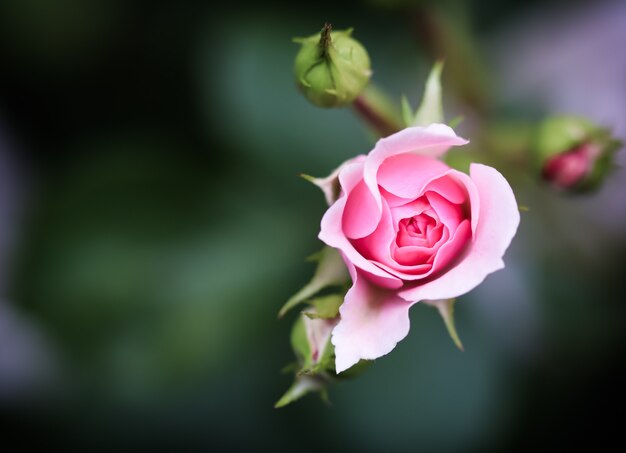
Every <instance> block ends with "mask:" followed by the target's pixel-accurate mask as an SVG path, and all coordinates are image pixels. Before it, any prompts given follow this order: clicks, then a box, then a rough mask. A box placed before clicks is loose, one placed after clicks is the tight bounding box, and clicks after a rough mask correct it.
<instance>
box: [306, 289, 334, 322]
mask: <svg viewBox="0 0 626 453" xmlns="http://www.w3.org/2000/svg"><path fill="white" fill-rule="evenodd" d="M343 299H344V296H343V295H340V294H330V295H328V296H322V297H316V298H315V299H311V300H310V301H309V302H308V303H309V304H311V305H313V307H315V311H304V312H303V314H304V315H305V316H307V317H308V318H310V319H332V318H336V317H337V315H338V314H339V307H340V306H341V304H342V303H343Z"/></svg>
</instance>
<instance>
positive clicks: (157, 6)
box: [0, 0, 626, 451]
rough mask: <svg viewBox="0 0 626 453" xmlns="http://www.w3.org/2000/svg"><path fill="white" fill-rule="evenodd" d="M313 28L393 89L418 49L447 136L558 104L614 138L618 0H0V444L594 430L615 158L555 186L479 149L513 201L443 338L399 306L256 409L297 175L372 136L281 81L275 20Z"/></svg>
mask: <svg viewBox="0 0 626 453" xmlns="http://www.w3.org/2000/svg"><path fill="white" fill-rule="evenodd" d="M325 21H328V22H331V23H333V24H334V25H335V27H336V28H347V27H354V28H355V36H356V37H357V38H358V39H359V40H360V41H361V42H362V43H363V44H364V45H365V46H366V47H367V49H368V50H369V52H370V56H371V58H372V64H373V70H374V76H373V81H374V82H375V83H376V84H377V85H379V86H382V87H384V88H385V89H387V90H388V91H389V93H390V95H391V96H392V97H393V99H394V100H398V101H399V97H400V95H401V94H403V93H404V94H407V95H408V96H409V98H410V99H411V100H412V102H413V104H414V105H415V104H416V103H417V100H418V98H419V94H420V92H421V90H422V86H423V81H424V78H425V76H426V74H427V73H428V70H429V68H430V65H431V63H432V61H433V58H434V57H439V56H445V57H446V78H444V90H445V91H444V95H445V96H446V103H447V104H448V105H447V113H448V116H449V117H453V116H456V115H457V114H464V115H465V116H466V121H465V122H464V123H463V124H462V125H461V126H460V131H461V133H462V134H465V135H467V136H468V138H470V139H472V138H473V137H474V135H478V132H476V131H477V130H479V128H478V127H477V126H476V125H480V124H482V123H481V121H483V120H482V119H481V118H485V117H488V118H503V119H507V120H508V119H510V120H511V121H513V122H514V121H519V120H520V119H522V120H536V119H537V118H539V117H540V116H541V114H542V113H545V112H550V111H555V112H556V113H561V110H565V111H566V112H568V113H574V114H582V115H585V116H588V117H590V118H591V119H593V120H595V121H598V122H602V123H603V124H605V125H607V126H609V127H612V128H614V130H615V132H616V134H618V135H620V134H621V137H624V133H625V131H626V123H625V120H624V118H626V112H625V105H624V102H623V99H625V98H626V93H625V91H626V86H625V85H624V75H625V74H626V57H625V56H624V52H623V49H621V47H620V43H622V44H623V42H626V35H625V33H624V30H626V8H624V4H623V3H620V2H617V1H612V2H611V1H605V2H594V3H593V4H592V3H584V2H565V1H556V0H555V1H549V2H539V1H532V2H528V1H521V0H509V1H504V2H495V1H482V2H481V1H478V0H475V1H469V0H468V1H452V0H448V1H444V2H426V1H422V2H411V1H402V0H397V1H382V0H379V1H374V0H371V1H349V2H328V1H324V0H320V1H317V2H315V3H309V4H306V5H305V4H298V3H293V2H282V3H271V4H259V3H256V2H248V3H245V2H243V3H242V2H229V3H227V4H224V5H218V6H216V5H215V4H210V3H209V2H208V1H200V0H188V1H173V0H172V1H167V0H154V1H147V0H145V1H144V0H133V1H130V0H56V1H47V0H2V1H1V2H0V192H1V193H0V433H1V436H0V444H1V445H2V446H0V450H2V451H18V450H21V449H27V448H28V447H32V446H34V445H35V444H38V443H40V442H45V443H46V445H47V446H48V447H53V446H60V447H65V448H68V449H74V448H77V449H78V448H80V449H82V450H85V451H94V450H99V449H103V450H115V451H127V450H142V449H150V450H159V449H168V448H185V449H187V450H196V449H197V450H204V451H207V450H235V451H238V450H243V451H246V450H252V451H261V450H265V449H268V450H270V449H271V450H283V449H284V450H299V451H320V450H330V451H335V450H341V451H390V450H391V451H485V450H487V451H511V450H522V449H524V450H526V449H528V448H533V447H536V446H537V445H542V446H546V445H554V446H560V447H564V446H567V445H575V444H577V443H578V442H579V441H580V440H581V439H582V438H588V439H610V438H611V436H612V435H614V434H616V433H617V432H618V427H617V426H616V423H617V422H618V421H619V418H618V417H617V416H616V414H618V413H619V409H620V407H621V404H622V403H623V390H622V388H621V387H622V384H623V381H624V377H625V376H624V374H623V372H621V370H620V365H621V361H622V358H623V357H624V352H625V351H624V349H625V344H626V343H625V340H626V338H625V332H626V330H625V327H626V307H625V305H624V303H623V302H624V296H623V295H624V294H625V291H624V290H626V283H625V280H624V278H623V269H624V268H625V266H626V254H625V252H626V234H625V233H626V203H625V202H624V198H623V193H624V190H626V178H625V177H624V175H623V173H622V172H621V171H617V172H615V173H614V174H613V175H612V177H611V178H610V180H609V181H608V182H607V184H606V185H605V187H604V188H603V189H602V191H600V192H598V193H596V194H592V195H588V196H584V197H567V196H564V195H562V194H556V193H553V192H552V191H551V189H550V188H548V187H546V186H544V185H541V184H539V183H536V182H535V181H533V180H532V178H529V177H528V176H525V177H523V176H519V175H518V174H516V172H515V168H503V169H502V171H503V172H505V174H507V176H509V177H510V178H511V181H512V182H513V184H514V186H515V190H516V193H517V197H518V199H519V201H520V204H524V205H527V206H529V207H530V211H529V212H524V213H523V214H522V224H521V227H520V231H519V234H518V236H517V237H516V239H515V240H514V243H513V246H512V247H511V249H510V250H509V252H508V253H507V256H506V257H505V261H506V263H507V268H506V269H505V270H503V271H500V272H498V273H497V274H495V275H493V276H491V277H489V278H488V279H487V281H486V282H485V284H484V285H482V286H481V287H480V288H478V289H477V290H475V291H473V292H472V293H470V294H469V295H467V296H465V297H463V298H462V299H461V303H459V304H458V305H457V327H458V330H459V333H460V335H461V338H462V339H463V342H464V344H465V348H466V351H465V352H464V353H460V352H459V351H457V350H456V349H455V348H454V346H453V344H452V342H451V341H450V339H449V338H448V337H447V334H446V331H445V328H444V326H443V323H442V322H441V320H440V319H439V317H438V315H437V313H436V311H435V310H433V309H431V308H428V307H426V306H419V305H418V306H416V307H414V308H413V310H412V313H411V323H412V327H411V332H410V335H409V336H408V338H406V339H405V340H404V341H403V342H401V343H400V344H399V345H398V347H397V348H396V350H394V352H393V353H392V354H390V355H389V356H386V357H384V358H382V359H380V360H378V361H377V362H376V364H375V365H374V366H373V367H371V368H370V369H369V370H368V372H366V373H365V374H363V375H362V376H360V377H359V378H358V379H357V380H354V381H352V382H349V383H343V384H340V385H339V386H337V387H334V388H332V389H331V394H330V396H331V400H332V403H333V404H332V406H331V407H327V406H325V405H324V404H323V403H321V402H320V401H319V399H318V398H317V397H307V398H306V399H304V400H302V401H300V402H299V403H297V404H295V405H292V406H290V407H287V408H285V409H282V410H275V409H273V404H274V402H275V401H276V400H277V399H278V398H279V397H280V396H281V394H282V393H283V392H284V390H285V389H286V388H287V387H288V386H289V385H290V383H291V379H292V377H291V376H289V375H285V374H281V373H280V369H281V368H282V367H283V366H284V365H285V364H287V363H289V362H290V361H291V360H292V352H291V351H290V347H289V342H288V338H289V331H290V328H291V323H292V322H293V316H295V315H292V316H291V317H289V318H288V319H285V320H280V321H278V320H277V319H276V315H277V312H278V309H279V308H280V306H281V305H282V303H283V302H284V301H285V300H286V299H287V298H288V297H289V296H290V295H291V294H292V293H294V292H295V291H296V290H297V289H298V288H299V287H300V286H302V285H303V284H304V283H305V282H306V281H307V279H308V278H309V277H310V275H311V272H312V271H313V268H312V265H311V264H310V263H306V262H305V261H304V257H306V256H308V255H309V254H311V253H312V252H314V251H316V250H317V249H319V247H320V243H319V242H318V240H317V239H316V236H317V233H318V230H319V221H320V219H321V215H322V213H323V211H324V209H325V206H324V201H323V197H322V196H321V194H320V193H318V191H317V190H316V189H315V188H314V187H312V186H310V185H309V184H308V183H306V182H305V181H303V180H301V179H300V178H298V177H297V175H298V174H299V173H300V172H306V173H309V174H313V175H326V174H327V173H328V172H329V171H330V170H331V169H333V168H334V167H336V166H337V165H338V164H339V163H340V162H342V161H343V160H345V159H347V158H349V157H352V156H354V155H355V154H359V153H365V152H367V151H369V149H370V147H371V145H372V143H373V141H374V137H373V136H372V135H371V133H369V132H368V131H367V130H366V129H365V128H364V126H363V125H362V124H361V123H360V122H359V120H358V119H357V118H356V117H355V116H354V115H352V113H351V112H350V111H349V110H348V109H344V110H330V111H325V110H320V109H316V108H315V107H312V106H310V105H308V104H307V103H306V101H305V100H304V99H303V98H302V97H301V96H299V94H298V93H297V90H296V89H295V84H294V81H293V75H292V63H293V58H294V56H295V52H296V51H297V46H296V45H295V44H293V43H292V42H291V38H292V37H294V36H302V35H308V34H312V33H314V32H315V31H316V30H318V29H319V28H320V27H321V25H322V24H323V23H324V22H325ZM620 49H621V50H620ZM609 56H610V57H609ZM607 57H609V58H607ZM590 87H593V89H590ZM518 132H519V129H515V128H514V129H513V132H512V133H511V134H510V135H509V134H507V133H504V135H505V136H506V139H507V141H508V142H511V141H512V142H515V140H516V134H517V133H518ZM478 143H480V140H478ZM474 151H476V149H475V150H474ZM479 151H480V150H478V151H476V152H477V153H478V154H477V155H478V156H480V153H479ZM622 154H623V153H620V154H619V159H621V162H623V155H622ZM607 403H608V404H607ZM5 448H6V450H5Z"/></svg>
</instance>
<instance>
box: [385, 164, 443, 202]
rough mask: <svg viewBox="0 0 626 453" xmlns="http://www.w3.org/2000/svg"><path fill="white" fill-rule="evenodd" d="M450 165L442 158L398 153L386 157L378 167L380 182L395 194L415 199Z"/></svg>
mask: <svg viewBox="0 0 626 453" xmlns="http://www.w3.org/2000/svg"><path fill="white" fill-rule="evenodd" d="M449 169H450V167H448V166H447V165H446V164H444V163H443V162H441V161H440V160H437V159H433V158H432V157H429V156H421V155H417V154H410V153H404V154H398V155H396V156H391V157H389V158H388V159H386V160H385V161H384V162H383V163H382V165H381V166H380V168H379V169H378V176H377V180H378V184H379V185H380V186H381V187H383V188H384V189H385V190H387V191H388V192H390V193H391V194H393V195H396V196H397V197H401V198H407V199H415V198H417V197H418V196H419V195H421V192H422V190H423V188H424V184H425V183H426V182H427V181H430V180H431V179H433V178H435V177H437V176H440V175H441V174H443V173H445V172H446V171H448V170H449Z"/></svg>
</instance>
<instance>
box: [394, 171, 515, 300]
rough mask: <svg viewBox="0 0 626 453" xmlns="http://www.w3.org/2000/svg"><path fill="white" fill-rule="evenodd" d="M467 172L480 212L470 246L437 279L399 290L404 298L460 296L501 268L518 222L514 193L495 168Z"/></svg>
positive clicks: (475, 217)
mask: <svg viewBox="0 0 626 453" xmlns="http://www.w3.org/2000/svg"><path fill="white" fill-rule="evenodd" d="M470 174H471V182H472V184H474V185H475V189H476V193H477V194H478V197H479V198H480V201H479V203H474V202H472V204H473V205H474V204H475V205H479V206H480V208H479V209H480V212H479V213H476V214H474V210H473V209H472V216H473V217H472V223H474V221H476V222H477V224H476V229H475V232H474V239H473V241H472V243H471V244H470V248H469V250H467V251H466V252H465V257H464V258H463V260H462V261H461V262H460V263H459V264H457V265H456V266H455V267H453V268H452V269H450V270H448V271H447V272H445V273H443V274H442V275H440V276H439V277H437V278H436V279H434V280H432V281H430V282H428V283H424V284H419V285H416V286H414V287H413V288H410V289H406V290H402V291H400V292H399V295H400V296H401V297H403V298H404V299H406V300H407V301H411V302H417V301H420V300H437V299H450V298H452V297H458V296H461V295H463V294H465V293H467V292H468V291H470V290H472V289H474V288H475V287H476V286H478V285H479V284H480V283H481V282H482V281H483V280H484V279H485V277H487V275H489V274H490V273H492V272H494V271H497V270H498V269H501V268H502V267H504V262H503V261H502V257H503V256H504V252H505V251H506V249H507V248H508V246H509V244H510V243H511V240H512V239H513V236H514V235H515V232H516V231H517V227H518V225H519V211H518V208H517V202H516V201H515V196H514V195H513V191H512V190H511V186H509V183H508V182H507V181H506V179H504V177H503V176H502V175H501V174H500V173H499V172H498V171H497V170H495V169H494V168H491V167H487V166H485V165H480V164H472V165H471V167H470ZM466 185H469V183H467V184H466ZM472 208H474V206H472ZM478 214H479V215H478Z"/></svg>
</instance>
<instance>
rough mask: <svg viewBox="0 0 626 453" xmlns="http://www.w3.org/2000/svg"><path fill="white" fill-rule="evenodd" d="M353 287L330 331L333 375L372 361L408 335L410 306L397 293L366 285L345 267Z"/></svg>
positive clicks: (357, 274)
mask: <svg viewBox="0 0 626 453" xmlns="http://www.w3.org/2000/svg"><path fill="white" fill-rule="evenodd" d="M348 267H349V269H350V275H352V281H353V285H352V288H350V290H349V291H348V293H347V294H346V298H345V301H344V303H343V304H342V305H341V308H340V309H339V313H340V314H341V320H340V321H339V324H337V326H336V327H335V328H334V329H333V332H332V339H331V342H332V343H333V345H334V346H335V356H336V358H335V368H336V370H337V373H341V372H342V371H345V370H347V369H348V368H350V367H351V366H352V365H354V364H356V363H357V362H358V361H359V360H361V359H366V360H373V359H376V358H378V357H381V356H383V355H385V354H388V353H389V352H391V350H392V349H393V348H394V347H395V346H396V344H397V343H398V342H399V341H400V340H402V339H403V338H404V337H406V335H407V334H408V333H409V325H410V322H409V307H410V306H411V304H410V303H408V302H407V301H405V300H404V299H402V298H400V297H398V295H397V292H396V291H394V290H388V289H384V288H380V287H378V286H376V285H374V284H372V283H370V282H369V281H368V280H367V279H366V278H365V277H364V276H363V275H362V274H361V273H360V272H359V271H357V270H356V269H355V268H354V266H351V265H348Z"/></svg>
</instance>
